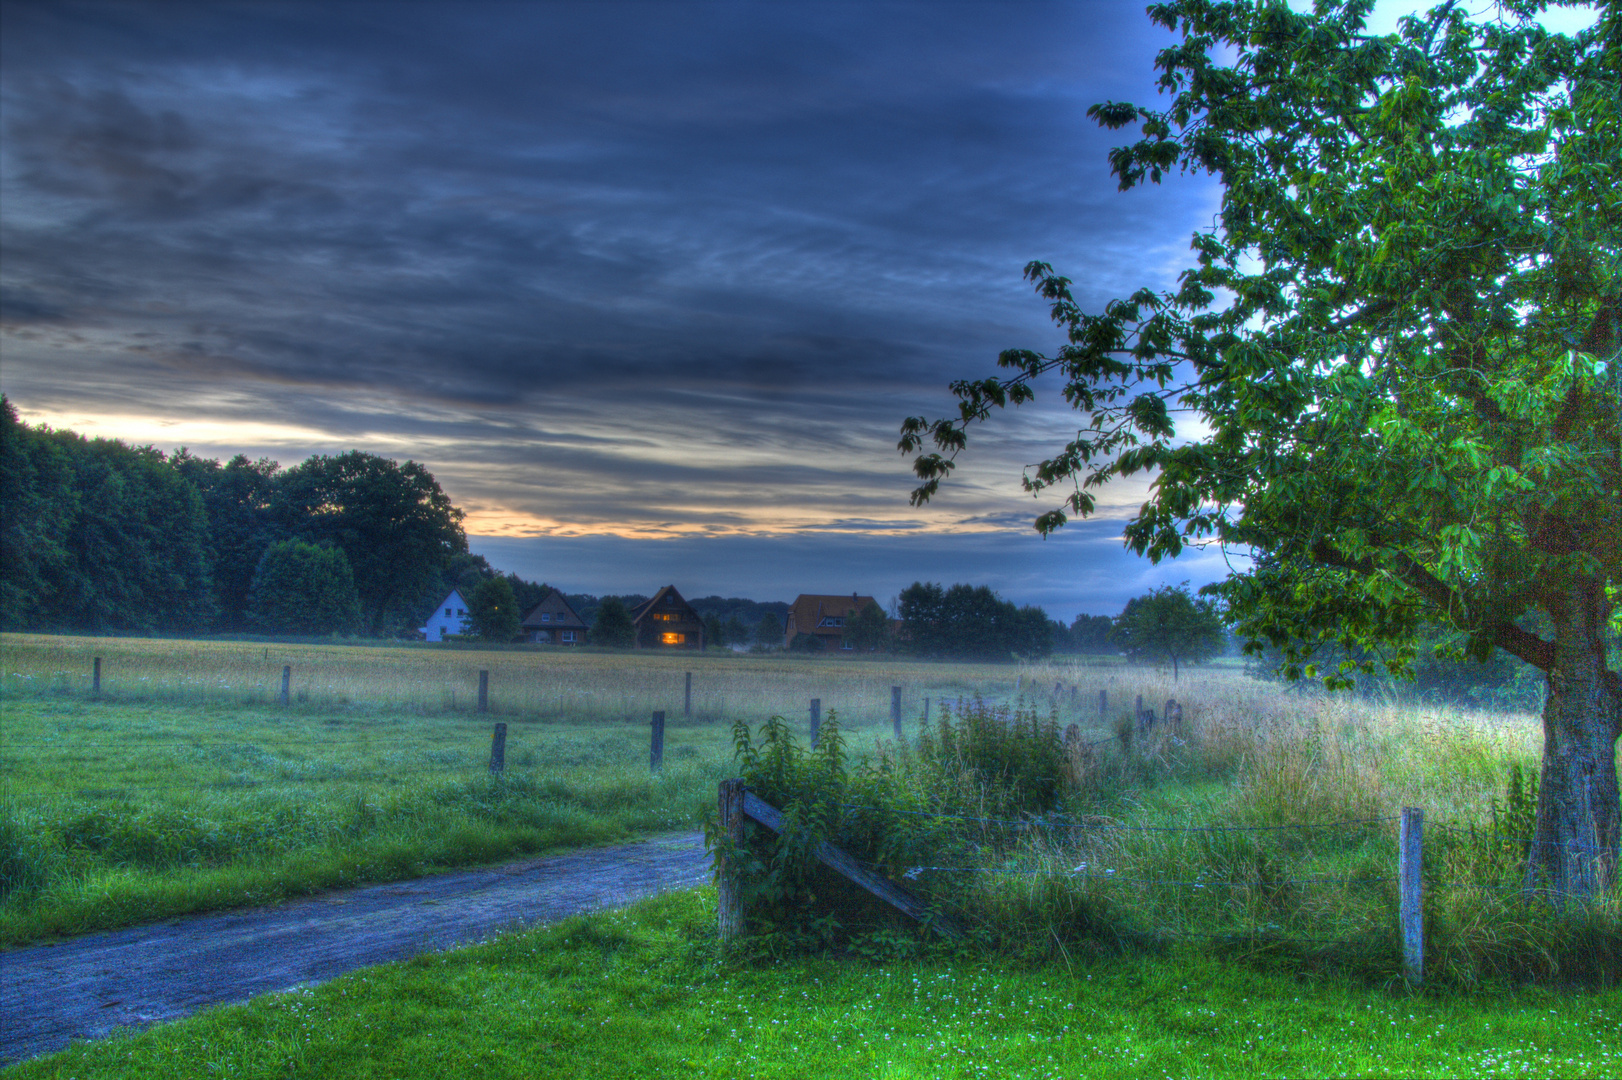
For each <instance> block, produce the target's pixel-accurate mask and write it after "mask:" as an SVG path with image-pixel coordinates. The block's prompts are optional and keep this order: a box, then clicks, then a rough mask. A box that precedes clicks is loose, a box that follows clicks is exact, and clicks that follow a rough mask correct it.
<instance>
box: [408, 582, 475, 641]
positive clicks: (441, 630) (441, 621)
mask: <svg viewBox="0 0 1622 1080" xmlns="http://www.w3.org/2000/svg"><path fill="white" fill-rule="evenodd" d="M467 632H468V625H467V601H466V600H463V599H462V594H461V592H460V591H459V590H456V589H452V590H451V594H450V595H449V596H447V597H445V599H443V600H441V601H440V602H439V606H438V607H436V608H435V609H434V610H433V613H432V614H430V615H429V616H428V625H427V626H419V627H418V628H417V633H419V634H421V635H422V636H423V640H425V641H444V640H445V635H446V634H465V633H467Z"/></svg>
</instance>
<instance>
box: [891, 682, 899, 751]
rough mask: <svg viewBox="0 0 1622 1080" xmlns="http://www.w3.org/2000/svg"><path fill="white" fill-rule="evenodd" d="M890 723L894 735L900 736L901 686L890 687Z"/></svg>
mask: <svg viewBox="0 0 1622 1080" xmlns="http://www.w3.org/2000/svg"><path fill="white" fill-rule="evenodd" d="M890 725H891V726H892V727H894V728H895V737H896V738H898V739H899V738H901V687H899V686H892V687H890Z"/></svg>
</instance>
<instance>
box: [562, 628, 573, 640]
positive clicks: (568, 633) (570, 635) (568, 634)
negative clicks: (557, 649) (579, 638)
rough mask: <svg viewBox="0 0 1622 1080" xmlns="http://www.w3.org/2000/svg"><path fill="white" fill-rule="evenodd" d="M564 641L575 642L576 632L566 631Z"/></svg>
mask: <svg viewBox="0 0 1622 1080" xmlns="http://www.w3.org/2000/svg"><path fill="white" fill-rule="evenodd" d="M563 640H564V641H573V640H574V631H573V630H565V631H564V632H563Z"/></svg>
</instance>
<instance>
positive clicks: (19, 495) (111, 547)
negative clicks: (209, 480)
mask: <svg viewBox="0 0 1622 1080" xmlns="http://www.w3.org/2000/svg"><path fill="white" fill-rule="evenodd" d="M0 448H3V449H0V500H3V501H0V516H3V519H4V535H3V541H4V553H3V554H4V557H3V558H0V614H3V618H4V622H5V625H7V626H9V627H15V628H18V629H22V628H28V629H44V630H90V631H101V630H140V631H151V630H200V629H203V628H204V627H206V626H207V625H208V624H209V623H210V622H211V621H212V619H213V614H214V595H213V583H212V581H211V579H210V576H209V541H208V515H207V514H206V513H205V512H204V509H203V502H202V498H201V497H200V496H199V494H198V492H197V489H196V488H195V487H194V486H193V485H192V484H190V483H188V482H187V481H186V479H185V478H184V477H182V476H181V475H180V474H179V473H178V472H176V471H175V470H174V469H172V468H170V467H169V463H168V460H167V459H166V458H165V456H164V455H163V453H162V452H160V451H158V450H155V449H153V448H152V447H150V446H143V447H133V446H128V445H126V444H124V443H122V442H119V441H117V440H115V439H94V440H89V439H85V438H83V437H82V436H80V435H76V434H74V433H73V432H71V431H53V430H52V429H50V428H47V427H43V426H41V427H39V428H33V427H30V426H29V425H27V424H24V423H22V422H21V421H20V419H19V418H18V416H17V412H16V410H15V409H14V408H13V407H12V405H11V403H10V401H9V400H6V401H4V404H3V407H0Z"/></svg>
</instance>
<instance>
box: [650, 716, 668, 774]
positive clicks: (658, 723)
mask: <svg viewBox="0 0 1622 1080" xmlns="http://www.w3.org/2000/svg"><path fill="white" fill-rule="evenodd" d="M664 765H665V714H664V711H663V710H660V711H659V712H656V713H654V714H653V742H652V744H651V745H650V746H649V748H648V771H649V772H658V771H659V770H660V769H662V768H664Z"/></svg>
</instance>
